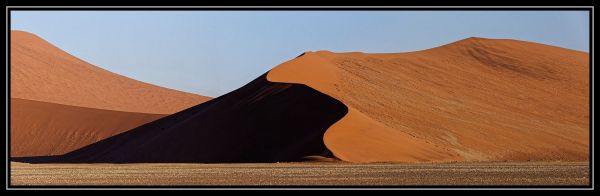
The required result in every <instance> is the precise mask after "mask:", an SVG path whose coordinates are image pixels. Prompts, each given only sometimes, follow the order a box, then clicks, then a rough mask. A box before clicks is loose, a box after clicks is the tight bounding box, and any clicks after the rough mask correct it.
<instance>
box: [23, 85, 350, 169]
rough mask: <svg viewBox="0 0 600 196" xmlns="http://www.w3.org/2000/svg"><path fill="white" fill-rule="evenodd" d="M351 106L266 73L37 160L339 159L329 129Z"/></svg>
mask: <svg viewBox="0 0 600 196" xmlns="http://www.w3.org/2000/svg"><path fill="white" fill-rule="evenodd" d="M347 111H348V110H347V108H346V106H345V105H344V104H343V103H341V102H339V101H338V100H337V99H334V98H332V97H330V96H328V95H325V94H323V93H321V92H319V91H317V90H314V89H312V88H310V87H308V86H306V85H302V84H290V83H274V82H269V81H267V80H266V74H263V75H262V76H260V77H258V78H256V79H255V80H253V81H252V82H250V83H248V84H246V85H244V86H243V87H241V88H239V89H237V90H234V91H232V92H230V93H228V94H226V95H223V96H220V97H217V98H215V99H212V100H210V101H208V102H206V103H202V104H199V105H196V106H194V107H191V108H189V109H186V110H184V111H181V112H178V113H175V114H172V115H169V116H166V117H164V118H161V119H158V120H156V121H153V122H150V123H147V124H144V125H142V126H139V127H136V128H134V129H131V130H129V131H126V132H123V133H121V134H118V135H115V136H113V137H109V138H107V139H104V140H101V141H99V142H96V143H93V144H90V145H88V146H85V147H83V148H80V149H77V150H75V151H72V152H69V153H67V154H65V155H61V156H39V157H13V159H12V160H14V161H19V162H30V163H248V162H280V161H302V160H305V159H307V157H309V158H310V156H315V155H317V156H331V152H330V151H329V150H328V149H327V147H326V146H325V144H324V142H323V135H324V133H325V131H326V130H327V129H328V128H329V127H330V126H331V125H332V124H333V123H335V122H337V121H338V120H339V119H341V118H342V117H343V116H344V115H346V113H347Z"/></svg>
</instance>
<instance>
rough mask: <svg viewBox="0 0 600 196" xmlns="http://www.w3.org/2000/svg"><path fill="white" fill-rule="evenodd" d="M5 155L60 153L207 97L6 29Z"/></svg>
mask: <svg viewBox="0 0 600 196" xmlns="http://www.w3.org/2000/svg"><path fill="white" fill-rule="evenodd" d="M10 98H11V99H10V113H11V119H10V122H11V123H10V137H11V144H10V145H11V149H10V156H12V157H15V156H49V155H60V154H64V153H67V152H70V151H73V150H76V149H78V148H81V147H83V146H85V145H89V144H91V143H94V142H97V141H100V140H102V139H105V138H107V137H110V136H113V135H116V134H118V133H121V132H124V131H127V130H129V129H132V128H135V127H137V126H140V125H143V124H145V123H148V122H151V121H153V120H156V119H159V118H161V117H164V116H166V115H167V114H171V113H175V112H178V111H180V110H183V109H186V108H189V107H192V106H194V105H197V104H199V103H202V102H204V101H207V100H209V99H210V98H209V97H205V96H200V95H195V94H191V93H185V92H180V91H176V90H172V89H167V88H163V87H159V86H155V85H151V84H147V83H143V82H140V81H137V80H134V79H131V78H127V77H124V76H121V75H118V74H115V73H112V72H109V71H107V70H104V69H101V68H99V67H96V66H94V65H92V64H89V63H87V62H84V61H83V60H81V59H78V58H76V57H74V56H72V55H70V54H68V53H66V52H64V51H62V50H61V49H59V48H57V47H55V46H54V45H52V44H50V43H48V42H46V41H45V40H43V39H42V38H40V37H38V36H36V35H34V34H31V33H27V32H23V31H11V33H10Z"/></svg>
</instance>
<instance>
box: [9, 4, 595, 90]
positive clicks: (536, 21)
mask: <svg viewBox="0 0 600 196" xmlns="http://www.w3.org/2000/svg"><path fill="white" fill-rule="evenodd" d="M10 25H11V26H10V28H11V30H22V31H27V32H30V33H34V34H36V35H38V36H40V37H41V38H43V39H45V40H46V41H48V42H50V43H52V44H54V45H55V46H57V47H59V48H61V49H62V50H64V51H66V52H68V53H70V54H72V55H74V56H76V57H78V58H80V59H83V60H85V61H87V62H89V63H91V64H94V65H96V66H99V67H102V68H104V69H107V70H109V71H112V72H114V73H117V74H121V75H124V76H127V77H130V78H133V79H136V80H140V81H144V82H148V83H151V84H155V85H159V86H163V87H167V88H172V89H177V90H181V91H186V92H192V93H196V94H201V95H206V96H211V97H217V96H220V95H223V94H225V93H228V92H230V91H232V90H235V89H237V88H239V87H241V86H243V85H245V84H246V83H248V82H250V81H251V80H253V79H254V78H256V77H258V76H260V75H262V74H263V73H265V72H267V71H269V70H270V69H271V68H273V67H275V66H277V65H278V64H281V63H283V62H285V61H288V60H290V59H293V58H294V57H296V56H298V55H300V54H301V53H303V52H305V51H317V50H329V51H332V52H366V53H396V52H408V51H416V50H423V49H428V48H432V47H436V46H440V45H444V44H448V43H451V42H455V41H458V40H461V39H464V38H468V37H484V38H505V39H518V40H526V41H533V42H538V43H544V44H549V45H554V46H559V47H564V48H569V49H574V50H579V51H584V52H589V42H590V40H589V33H590V29H589V13H588V12H587V11H14V10H13V11H11V12H10Z"/></svg>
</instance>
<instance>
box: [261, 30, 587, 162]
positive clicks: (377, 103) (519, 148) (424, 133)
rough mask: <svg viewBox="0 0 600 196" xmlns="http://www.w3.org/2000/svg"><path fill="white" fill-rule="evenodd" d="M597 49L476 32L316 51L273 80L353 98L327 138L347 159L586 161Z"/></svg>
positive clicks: (289, 64)
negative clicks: (452, 38) (366, 48)
mask: <svg viewBox="0 0 600 196" xmlns="http://www.w3.org/2000/svg"><path fill="white" fill-rule="evenodd" d="M588 57H589V56H588V54H587V53H584V52H578V51H573V50H568V49H563V48H558V47H553V46H548V45H543V44H537V43H531V42H524V41H516V40H494V39H483V38H469V39H465V40H461V41H458V42H455V43H452V44H448V45H445V46H441V47H438V48H433V49H430V50H424V51H418V52H409V53H396V54H365V53H332V52H328V51H319V52H307V53H306V54H305V55H302V56H301V57H300V58H297V59H294V60H291V61H289V62H286V63H283V64H282V65H279V66H278V67H276V68H274V69H273V70H272V71H271V72H269V75H268V79H269V81H272V82H289V83H302V84H306V85H308V86H310V87H312V88H314V89H317V90H319V91H320V92H323V93H325V94H327V95H330V96H332V97H334V98H336V99H338V100H340V101H342V102H343V103H344V104H346V105H347V106H348V109H349V113H348V115H347V116H345V117H344V118H343V119H342V120H340V121H339V122H337V123H336V124H334V125H333V126H332V127H331V128H330V129H329V130H328V131H327V132H326V134H325V138H324V140H325V144H326V145H327V147H328V148H329V149H330V150H331V151H332V152H333V153H334V154H335V155H336V156H337V157H339V158H341V159H342V160H346V161H352V162H377V161H398V162H440V161H491V160H587V157H588V145H589V144H588V140H589V115H588V114H589V109H588V107H589V105H588V103H589V96H588V93H589V61H588ZM315 73H319V74H315Z"/></svg>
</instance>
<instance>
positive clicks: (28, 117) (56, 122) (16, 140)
mask: <svg viewBox="0 0 600 196" xmlns="http://www.w3.org/2000/svg"><path fill="white" fill-rule="evenodd" d="M10 107H11V110H10V126H11V129H12V130H20V131H13V132H11V135H10V141H11V144H18V145H11V149H10V154H11V156H37V155H60V154H64V153H67V152H70V151H73V150H75V149H78V148H81V147H83V146H85V145H88V144H91V143H94V142H97V141H99V140H101V139H104V138H107V137H110V136H113V135H116V134H118V133H121V132H123V131H127V130H129V129H132V128H135V127H137V126H139V125H142V124H144V123H148V122H151V121H154V120H156V119H158V118H161V117H163V116H165V115H162V114H144V113H131V112H119V111H111V110H101V109H93V108H84V107H77V106H68V105H62V104H55V103H46V102H40V101H31V100H24V99H17V98H12V99H11V102H10Z"/></svg>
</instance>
